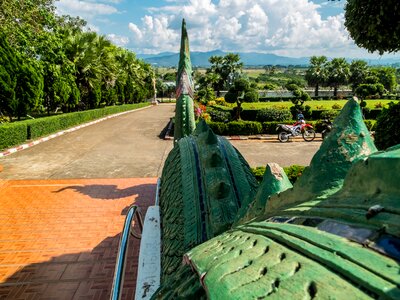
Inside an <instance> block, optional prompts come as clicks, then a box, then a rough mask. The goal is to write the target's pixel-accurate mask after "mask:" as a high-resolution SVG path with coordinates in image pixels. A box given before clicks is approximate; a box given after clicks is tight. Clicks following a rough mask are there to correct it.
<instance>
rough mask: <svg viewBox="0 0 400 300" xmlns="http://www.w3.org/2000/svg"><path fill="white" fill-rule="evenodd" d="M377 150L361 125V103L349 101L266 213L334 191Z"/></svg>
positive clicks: (269, 204)
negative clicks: (290, 186) (358, 163)
mask: <svg viewBox="0 0 400 300" xmlns="http://www.w3.org/2000/svg"><path fill="white" fill-rule="evenodd" d="M376 151H377V149H376V147H375V145H374V142H373V140H372V138H371V136H370V134H369V132H368V129H367V127H366V126H365V124H364V121H363V118H362V114H361V109H360V105H359V104H358V102H357V101H356V100H354V99H351V100H349V101H348V102H347V103H346V105H345V106H344V107H343V109H342V111H341V112H340V114H339V116H338V117H337V118H336V120H335V122H334V124H333V128H332V131H331V132H330V133H329V135H328V136H327V138H326V139H325V140H324V141H323V143H322V145H321V147H320V148H319V150H318V151H317V153H316V154H315V155H314V157H313V159H312V160H311V163H310V166H309V167H308V168H306V169H305V170H304V173H303V175H302V176H301V177H300V178H299V180H297V182H296V184H295V185H294V187H293V189H292V190H290V191H287V192H285V193H284V195H285V197H284V199H285V201H281V200H280V199H277V198H276V197H275V196H274V197H273V198H271V201H268V203H267V208H266V212H267V211H268V210H269V211H270V210H271V209H273V208H277V207H281V206H285V205H288V204H291V203H294V202H305V201H308V200H311V199H316V198H320V199H324V198H326V197H328V196H329V195H332V194H333V193H335V192H337V191H338V190H339V189H340V188H341V187H342V185H343V181H344V178H345V177H346V174H347V172H348V171H349V169H350V168H351V166H352V165H353V163H354V162H355V161H357V160H359V159H363V158H365V157H367V156H368V155H370V154H372V153H374V152H376Z"/></svg>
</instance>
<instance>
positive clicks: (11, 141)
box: [0, 122, 27, 149]
mask: <svg viewBox="0 0 400 300" xmlns="http://www.w3.org/2000/svg"><path fill="white" fill-rule="evenodd" d="M26 137H27V125H26V123H25V122H18V123H10V124H3V125H0V149H5V148H9V147H11V146H14V145H18V144H22V143H23V142H25V141H26Z"/></svg>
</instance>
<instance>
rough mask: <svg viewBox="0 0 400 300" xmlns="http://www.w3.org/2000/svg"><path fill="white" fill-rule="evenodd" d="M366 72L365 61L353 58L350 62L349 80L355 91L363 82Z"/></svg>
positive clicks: (367, 71) (366, 65)
mask: <svg viewBox="0 0 400 300" xmlns="http://www.w3.org/2000/svg"><path fill="white" fill-rule="evenodd" d="M368 73H369V70H368V64H367V62H366V61H363V60H353V61H352V62H351V64H350V78H349V82H350V83H351V87H352V89H353V91H355V89H356V88H357V87H358V86H359V85H360V84H362V83H365V80H366V78H367V76H368Z"/></svg>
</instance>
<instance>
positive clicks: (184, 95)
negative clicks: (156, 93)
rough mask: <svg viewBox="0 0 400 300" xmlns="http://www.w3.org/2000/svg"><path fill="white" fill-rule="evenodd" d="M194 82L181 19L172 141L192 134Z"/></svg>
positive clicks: (184, 29)
mask: <svg viewBox="0 0 400 300" xmlns="http://www.w3.org/2000/svg"><path fill="white" fill-rule="evenodd" d="M193 93H194V83H193V78H192V64H191V62H190V50H189V38H188V35H187V31H186V23H185V20H183V21H182V36H181V50H180V56H179V65H178V73H177V77H176V110H175V124H174V141H175V142H176V141H178V140H179V139H181V138H183V137H185V136H188V135H190V134H192V132H193V131H194V129H195V127H196V125H195V118H194V107H193Z"/></svg>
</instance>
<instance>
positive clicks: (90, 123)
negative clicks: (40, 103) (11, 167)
mask: <svg viewBox="0 0 400 300" xmlns="http://www.w3.org/2000/svg"><path fill="white" fill-rule="evenodd" d="M150 107H152V105H149V106H145V107H141V108H137V109H133V110H128V111H124V112H121V113H117V114H114V115H109V116H107V117H104V118H101V119H97V120H94V121H91V122H88V123H83V124H81V125H78V126H76V127H72V128H68V129H66V130H62V131H58V132H56V133H53V134H51V135H48V136H46V137H42V138H40V139H37V140H35V141H32V142H29V143H27V144H22V145H19V146H16V147H13V148H9V149H7V150H4V151H3V152H0V157H5V156H8V155H10V154H13V153H15V152H18V151H21V150H24V149H28V148H30V147H32V146H35V145H37V144H40V143H43V142H46V141H48V140H51V139H54V138H56V137H58V136H61V135H64V134H66V133H69V132H73V131H76V130H78V129H81V128H85V127H87V126H90V125H93V124H97V123H99V122H102V121H105V120H108V119H111V118H114V117H118V116H121V115H125V114H128V113H131V112H135V111H139V110H143V109H147V108H150Z"/></svg>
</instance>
